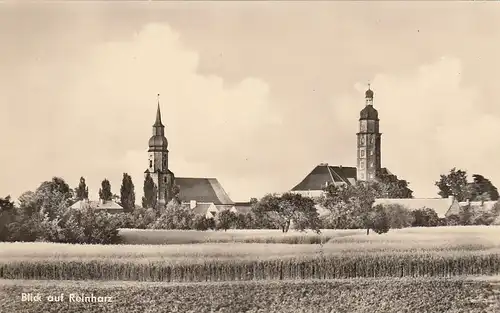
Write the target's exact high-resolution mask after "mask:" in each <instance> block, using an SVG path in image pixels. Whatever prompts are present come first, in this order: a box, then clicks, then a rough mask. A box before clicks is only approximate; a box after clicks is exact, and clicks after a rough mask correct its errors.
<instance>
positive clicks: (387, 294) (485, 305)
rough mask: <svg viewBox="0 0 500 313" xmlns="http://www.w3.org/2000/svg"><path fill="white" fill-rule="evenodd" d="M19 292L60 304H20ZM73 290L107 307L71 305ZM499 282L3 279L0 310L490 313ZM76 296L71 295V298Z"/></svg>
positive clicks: (496, 301) (52, 312)
mask: <svg viewBox="0 0 500 313" xmlns="http://www.w3.org/2000/svg"><path fill="white" fill-rule="evenodd" d="M22 292H32V293H40V294H41V295H43V296H44V297H46V296H49V295H53V296H58V295H60V294H61V293H64V294H65V299H64V302H47V301H46V300H45V301H43V302H21V301H20V297H21V293H22ZM71 293H77V294H79V295H81V294H82V293H83V294H85V295H86V296H90V295H91V294H93V295H94V296H101V297H112V299H111V300H112V301H113V302H106V303H83V302H69V296H70V294H71ZM499 294H500V283H499V282H498V281H496V280H484V279H476V280H472V279H467V280H463V279H436V278H411V279H410V278H409V279H398V278H394V279H350V280H324V281H287V282H222V283H191V284H159V283H124V282H101V283H96V282H89V281H86V282H60V281H43V282H40V281H2V280H0V308H1V309H2V310H3V311H2V312H46V313H55V312H79V313H84V312H85V313H91V312H92V313H93V312H127V313H143V312H146V313H148V312H191V313H198V312H200V313H201V312H221V313H222V312H227V313H232V312H263V313H274V312H282V313H288V312H290V313H296V312H304V313H305V312H310V313H321V312H325V313H326V312H345V313H351V312H363V313H393V312H394V313H396V312H398V313H403V312H407V313H413V312H423V313H425V312H429V313H436V312H439V313H441V312H450V313H480V312H481V313H488V312H491V313H493V312H499V310H500V305H499V302H500V298H499ZM75 299H76V298H75Z"/></svg>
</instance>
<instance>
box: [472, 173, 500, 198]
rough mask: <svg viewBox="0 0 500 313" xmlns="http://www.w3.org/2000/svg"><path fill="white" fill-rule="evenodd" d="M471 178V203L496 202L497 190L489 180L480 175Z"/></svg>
mask: <svg viewBox="0 0 500 313" xmlns="http://www.w3.org/2000/svg"><path fill="white" fill-rule="evenodd" d="M472 177H473V182H472V183H471V187H472V192H471V193H472V195H471V200H472V201H488V200H492V201H496V200H498V190H497V188H496V187H495V186H494V185H493V184H492V183H491V181H490V180H489V179H487V178H485V177H484V176H483V175H480V174H474V175H472Z"/></svg>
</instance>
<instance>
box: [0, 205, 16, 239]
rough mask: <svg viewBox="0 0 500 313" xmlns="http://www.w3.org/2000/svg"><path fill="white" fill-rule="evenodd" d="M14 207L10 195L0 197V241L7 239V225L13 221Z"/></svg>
mask: <svg viewBox="0 0 500 313" xmlns="http://www.w3.org/2000/svg"><path fill="white" fill-rule="evenodd" d="M15 215H16V208H15V206H14V202H13V201H10V196H7V197H5V198H0V241H6V240H8V239H9V225H10V224H11V223H12V222H14V219H15Z"/></svg>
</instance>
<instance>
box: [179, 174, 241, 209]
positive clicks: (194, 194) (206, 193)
mask: <svg viewBox="0 0 500 313" xmlns="http://www.w3.org/2000/svg"><path fill="white" fill-rule="evenodd" d="M175 183H176V184H177V185H178V186H179V189H180V192H179V200H181V202H189V201H191V200H195V201H196V202H202V203H214V204H216V205H218V204H233V201H231V199H230V198H229V196H228V195H227V193H226V192H225V191H224V188H222V186H221V184H220V183H219V181H218V180H217V179H216V178H190V177H176V178H175Z"/></svg>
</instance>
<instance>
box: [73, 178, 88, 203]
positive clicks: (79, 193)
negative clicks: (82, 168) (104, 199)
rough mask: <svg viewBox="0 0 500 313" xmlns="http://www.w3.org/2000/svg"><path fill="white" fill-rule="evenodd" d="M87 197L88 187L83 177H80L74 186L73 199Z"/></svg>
mask: <svg viewBox="0 0 500 313" xmlns="http://www.w3.org/2000/svg"><path fill="white" fill-rule="evenodd" d="M88 198H89V187H87V184H86V183H85V178H83V177H80V183H79V184H78V187H77V188H75V200H76V201H80V200H84V199H88Z"/></svg>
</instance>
